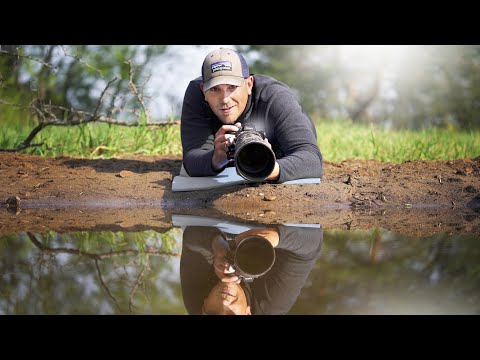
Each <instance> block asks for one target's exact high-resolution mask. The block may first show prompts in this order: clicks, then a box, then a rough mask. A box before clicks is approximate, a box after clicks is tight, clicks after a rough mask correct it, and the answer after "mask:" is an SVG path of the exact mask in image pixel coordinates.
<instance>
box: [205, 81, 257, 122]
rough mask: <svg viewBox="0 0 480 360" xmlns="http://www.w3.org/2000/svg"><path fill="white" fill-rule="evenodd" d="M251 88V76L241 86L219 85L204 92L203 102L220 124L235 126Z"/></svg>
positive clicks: (245, 104)
mask: <svg viewBox="0 0 480 360" xmlns="http://www.w3.org/2000/svg"><path fill="white" fill-rule="evenodd" d="M252 87H253V76H250V77H248V78H247V79H245V81H244V83H243V85H242V86H235V85H229V84H220V85H217V86H214V87H212V88H210V89H208V90H207V91H206V92H205V100H206V101H207V102H208V105H210V108H211V109H212V111H213V112H214V114H215V115H217V117H218V119H219V120H220V121H221V122H222V123H224V124H229V125H231V124H235V122H236V121H237V119H238V118H239V117H240V115H242V113H243V111H244V110H245V107H246V106H247V100H248V95H250V94H251V93H252ZM202 91H203V85H202Z"/></svg>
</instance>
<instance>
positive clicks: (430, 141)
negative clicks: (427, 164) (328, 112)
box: [315, 120, 480, 162]
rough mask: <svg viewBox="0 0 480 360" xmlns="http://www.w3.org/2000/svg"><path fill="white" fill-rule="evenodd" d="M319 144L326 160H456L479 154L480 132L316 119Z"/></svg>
mask: <svg viewBox="0 0 480 360" xmlns="http://www.w3.org/2000/svg"><path fill="white" fill-rule="evenodd" d="M315 126H316V128H317V138H318V145H319V146H320V150H321V151H322V154H323V157H324V159H325V160H327V161H333V162H338V161H343V160H346V159H363V160H366V159H375V160H380V161H390V162H404V161H406V160H453V159H462V158H469V157H477V156H479V155H480V131H479V130H475V131H459V130H453V129H452V130H450V129H443V128H431V129H425V130H419V131H413V130H396V131H395V130H385V129H381V128H379V127H376V126H373V125H364V124H354V123H352V122H351V121H349V120H316V121H315Z"/></svg>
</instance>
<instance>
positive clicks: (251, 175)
mask: <svg viewBox="0 0 480 360" xmlns="http://www.w3.org/2000/svg"><path fill="white" fill-rule="evenodd" d="M229 134H232V132H229ZM233 134H234V135H235V138H234V139H233V141H232V142H231V143H230V145H229V146H228V149H227V158H228V159H229V160H234V161H235V168H236V170H237V174H238V175H240V176H242V177H243V178H245V179H247V180H251V181H263V180H265V179H266V178H267V177H268V176H269V175H270V174H271V173H272V171H273V169H274V168H275V163H276V157H275V153H274V152H273V150H272V149H271V147H270V145H269V144H268V142H267V140H266V137H265V133H264V132H263V131H257V130H256V129H255V127H254V126H252V125H243V126H242V127H241V128H240V129H239V130H238V131H237V132H235V133H233Z"/></svg>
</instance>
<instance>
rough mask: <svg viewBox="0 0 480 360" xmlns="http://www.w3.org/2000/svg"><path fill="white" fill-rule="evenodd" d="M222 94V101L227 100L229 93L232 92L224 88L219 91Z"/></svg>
mask: <svg viewBox="0 0 480 360" xmlns="http://www.w3.org/2000/svg"><path fill="white" fill-rule="evenodd" d="M221 94H222V100H223V102H228V100H229V99H230V95H231V94H232V92H231V91H230V90H228V89H225V90H223V91H222V92H221Z"/></svg>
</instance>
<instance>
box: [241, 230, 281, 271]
mask: <svg viewBox="0 0 480 360" xmlns="http://www.w3.org/2000/svg"><path fill="white" fill-rule="evenodd" d="M235 259H236V266H237V268H238V270H240V271H241V272H243V273H245V274H247V276H260V275H263V274H264V273H265V272H267V271H268V270H270V268H271V267H272V265H273V262H274V261H275V250H274V249H273V246H272V245H271V244H270V243H269V242H268V241H267V240H265V239H264V238H262V237H257V236H253V237H250V238H246V239H244V240H242V242H241V243H240V244H239V245H238V247H237V250H236V254H235Z"/></svg>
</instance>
